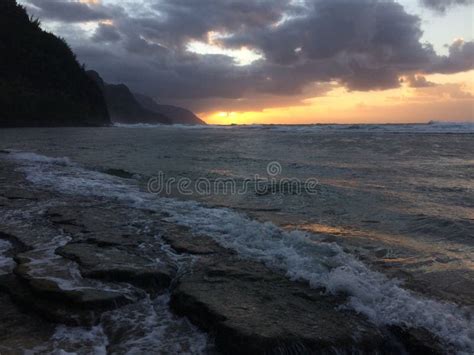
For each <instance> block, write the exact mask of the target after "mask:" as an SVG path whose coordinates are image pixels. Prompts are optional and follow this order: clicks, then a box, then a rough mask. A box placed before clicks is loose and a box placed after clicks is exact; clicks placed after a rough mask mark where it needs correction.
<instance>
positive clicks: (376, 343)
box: [171, 256, 384, 354]
mask: <svg viewBox="0 0 474 355" xmlns="http://www.w3.org/2000/svg"><path fill="white" fill-rule="evenodd" d="M339 301H340V300H339ZM339 305H340V302H338V300H336V299H335V298H334V297H330V296H326V295H323V294H322V293H321V291H320V290H312V289H310V288H309V287H308V286H306V285H303V284H300V283H296V282H292V281H290V280H288V279H287V278H285V277H284V276H281V275H278V274H276V273H274V272H272V271H270V270H268V269H267V268H265V267H264V266H262V265H260V264H258V263H253V262H247V261H242V260H238V259H236V258H233V257H228V256H226V257H223V258H216V259H214V260H213V261H211V260H210V259H206V260H204V261H202V262H201V263H200V264H199V265H198V266H197V267H196V268H195V269H194V270H193V271H192V272H190V273H189V274H186V275H184V276H183V277H182V278H181V279H180V280H179V283H178V284H177V286H176V288H175V289H174V291H173V293H172V299H171V306H172V308H173V309H174V310H175V311H176V312H177V313H178V314H180V315H185V316H187V317H188V318H189V319H190V320H191V321H192V322H193V323H195V324H196V325H198V326H199V327H201V328H202V329H204V330H206V331H209V332H211V333H212V334H213V335H214V336H215V339H216V345H217V347H218V348H219V350H221V351H222V352H223V353H226V354H243V353H244V354H272V353H275V354H276V353H323V352H327V353H336V352H342V353H346V352H347V353H352V352H353V351H354V350H356V349H358V350H363V351H367V352H375V351H376V350H377V349H381V348H382V346H383V341H384V340H383V336H382V334H381V333H380V332H379V330H378V329H377V328H376V327H375V326H374V325H372V324H370V323H369V322H368V321H366V320H365V319H363V318H362V317H360V316H358V315H356V314H354V313H351V312H348V311H342V310H339V309H338V306H339Z"/></svg>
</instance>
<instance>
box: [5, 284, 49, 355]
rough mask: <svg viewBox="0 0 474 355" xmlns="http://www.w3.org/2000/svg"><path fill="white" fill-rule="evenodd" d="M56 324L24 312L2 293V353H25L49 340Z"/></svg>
mask: <svg viewBox="0 0 474 355" xmlns="http://www.w3.org/2000/svg"><path fill="white" fill-rule="evenodd" d="M54 329H55V325H54V324H51V323H49V322H46V321H44V320H43V319H41V318H39V317H37V316H35V315H31V314H26V313H24V312H22V311H21V310H20V309H19V308H18V307H17V306H16V305H15V304H14V303H13V302H12V301H11V299H10V297H9V296H8V295H6V294H2V293H0V353H1V354H23V353H24V351H25V349H34V348H36V347H38V346H39V345H41V344H43V343H45V342H46V341H48V339H50V338H51V336H52V335H53V334H54Z"/></svg>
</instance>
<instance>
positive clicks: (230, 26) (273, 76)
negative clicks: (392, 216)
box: [19, 0, 474, 124]
mask: <svg viewBox="0 0 474 355" xmlns="http://www.w3.org/2000/svg"><path fill="white" fill-rule="evenodd" d="M19 2H20V3H22V4H23V5H25V6H26V7H27V10H28V12H29V13H30V14H31V15H33V16H35V17H38V18H39V19H40V20H41V22H42V26H43V28H44V29H46V30H48V31H51V32H53V33H54V34H56V35H58V36H60V37H63V38H65V39H66V41H67V42H68V43H69V45H70V46H71V48H72V49H73V51H74V52H75V53H76V55H77V57H78V60H79V61H80V62H81V63H84V64H85V65H86V67H87V68H88V69H93V70H96V71H98V72H99V73H100V75H101V76H102V77H103V78H104V79H105V80H106V81H107V82H109V83H124V84H126V85H128V86H129V87H130V88H131V89H132V90H133V91H134V92H137V93H141V94H145V95H148V96H150V97H153V98H154V99H155V100H156V101H158V102H159V103H166V104H176V105H180V106H184V107H187V108H189V109H191V110H193V111H194V112H196V113H197V114H198V115H199V116H200V117H201V118H203V119H204V120H205V121H206V122H208V123H211V124H231V123H236V124H252V123H276V124H280V123H285V124H309V123H402V122H403V123H405V122H427V121H431V120H435V121H464V122H465V121H469V122H471V121H472V122H474V29H473V16H474V0H19Z"/></svg>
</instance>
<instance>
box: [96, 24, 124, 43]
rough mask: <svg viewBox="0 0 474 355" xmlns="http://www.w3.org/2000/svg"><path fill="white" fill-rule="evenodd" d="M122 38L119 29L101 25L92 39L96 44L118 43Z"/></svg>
mask: <svg viewBox="0 0 474 355" xmlns="http://www.w3.org/2000/svg"><path fill="white" fill-rule="evenodd" d="M121 38H122V36H121V35H120V33H119V31H118V30H117V28H116V27H115V26H113V25H108V24H104V23H100V24H99V26H98V27H97V30H96V31H95V34H94V36H93V37H92V39H93V40H94V41H95V42H116V41H119V40H120V39H121Z"/></svg>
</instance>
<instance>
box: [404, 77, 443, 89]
mask: <svg viewBox="0 0 474 355" xmlns="http://www.w3.org/2000/svg"><path fill="white" fill-rule="evenodd" d="M400 81H401V82H405V83H407V84H408V86H409V87H411V88H428V87H432V86H436V84H435V83H433V82H431V81H429V80H427V79H426V78H425V77H424V76H423V75H420V74H411V75H407V76H405V77H403V78H402V79H401V80H400Z"/></svg>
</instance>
